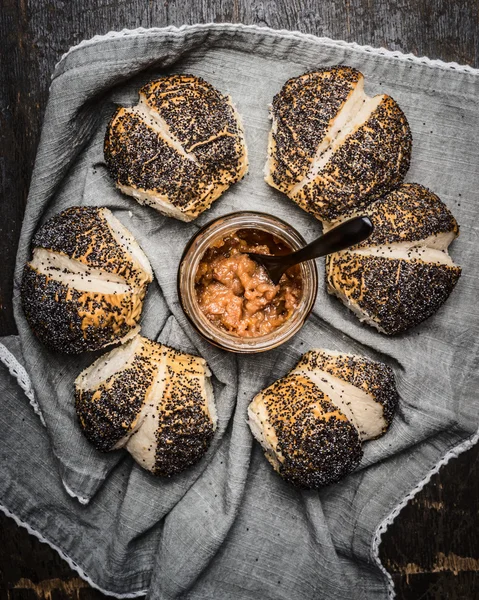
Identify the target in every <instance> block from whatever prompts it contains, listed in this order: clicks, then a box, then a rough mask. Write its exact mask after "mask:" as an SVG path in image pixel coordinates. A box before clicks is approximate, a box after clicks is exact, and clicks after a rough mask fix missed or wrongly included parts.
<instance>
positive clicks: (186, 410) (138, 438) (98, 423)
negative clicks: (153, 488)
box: [75, 336, 217, 476]
mask: <svg viewBox="0 0 479 600" xmlns="http://www.w3.org/2000/svg"><path fill="white" fill-rule="evenodd" d="M209 378H210V372H209V369H208V367H207V365H206V362H205V361H204V360H203V359H202V358H198V357H196V356H192V355H190V354H184V353H182V352H178V351H176V350H173V349H172V348H169V347H168V346H164V345H162V344H158V343H156V342H153V341H151V340H149V339H147V338H144V337H142V336H136V337H134V338H133V339H132V340H131V341H129V342H128V343H127V344H125V345H124V346H121V347H120V348H115V349H114V350H112V351H110V352H109V353H108V354H106V355H104V356H102V357H101V358H99V359H98V360H97V361H96V362H94V363H93V365H91V366H90V367H89V368H88V369H85V370H84V371H83V372H82V373H81V374H80V375H79V376H78V377H77V379H76V381H75V399H76V411H77V415H78V419H79V422H80V425H81V427H82V430H83V432H84V434H85V436H86V437H87V439H88V440H89V441H90V442H91V443H92V444H93V445H94V446H95V447H96V448H97V449H98V450H100V451H102V452H108V451H110V450H116V449H118V448H123V447H124V448H125V449H126V450H128V452H130V454H131V455H132V456H133V458H134V459H135V460H136V461H137V462H138V464H139V465H140V466H142V467H143V468H145V469H147V470H149V471H151V472H152V473H153V474H155V475H162V476H171V475H174V474H176V473H179V472H181V471H183V470H184V469H186V468H188V467H190V466H191V465H193V464H195V463H196V462H197V461H198V460H199V459H200V458H201V457H202V456H203V455H204V453H205V452H206V450H207V449H208V447H209V444H210V442H211V439H212V437H213V432H214V430H215V428H216V421H217V417H216V409H215V404H214V397H213V388H212V386H211V383H210V380H209Z"/></svg>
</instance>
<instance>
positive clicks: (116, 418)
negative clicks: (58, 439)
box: [75, 352, 157, 452]
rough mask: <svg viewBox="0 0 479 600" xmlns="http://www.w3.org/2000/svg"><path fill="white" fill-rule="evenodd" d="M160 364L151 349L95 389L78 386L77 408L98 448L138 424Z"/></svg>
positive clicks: (103, 448)
mask: <svg viewBox="0 0 479 600" xmlns="http://www.w3.org/2000/svg"><path fill="white" fill-rule="evenodd" d="M100 360H101V359H100ZM156 372H157V365H156V364H155V363H154V361H152V355H151V353H149V352H142V353H139V354H137V355H135V357H134V358H133V360H132V362H131V364H130V365H128V366H127V367H126V368H125V369H123V370H122V371H121V373H119V374H118V373H115V374H114V375H112V376H111V377H109V378H108V379H107V380H106V381H105V382H103V383H102V385H100V386H98V387H97V388H95V389H92V390H84V389H82V388H81V386H78V385H77V386H76V389H75V408H76V412H77V416H78V419H79V421H80V425H81V427H82V429H83V433H84V434H85V436H86V438H87V439H88V441H89V442H91V443H92V444H93V445H94V446H95V448H97V450H100V451H101V452H108V451H110V450H112V449H113V447H114V446H115V445H116V444H117V443H118V442H119V441H120V440H121V439H122V438H123V437H124V436H125V435H126V434H127V433H128V432H130V431H131V430H132V429H133V427H134V426H135V425H136V424H137V420H138V415H139V412H140V410H141V407H142V406H143V402H144V399H145V396H146V394H147V393H148V391H149V390H150V388H151V386H152V385H153V382H154V380H155V375H156Z"/></svg>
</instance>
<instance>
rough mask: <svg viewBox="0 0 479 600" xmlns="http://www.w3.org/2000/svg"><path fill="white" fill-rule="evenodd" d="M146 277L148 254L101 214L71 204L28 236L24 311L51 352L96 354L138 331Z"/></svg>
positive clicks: (108, 214)
mask: <svg viewBox="0 0 479 600" xmlns="http://www.w3.org/2000/svg"><path fill="white" fill-rule="evenodd" d="M152 278H153V273H152V271H151V267H150V264H149V262H148V259H147V257H146V256H145V254H144V253H143V251H142V250H141V248H140V247H139V246H138V244H137V243H136V241H135V240H134V238H133V236H132V235H131V233H130V232H129V231H128V230H127V229H126V228H125V227H123V225H122V224H121V223H120V222H119V221H118V219H116V218H115V217H114V216H113V215H112V213H111V212H110V211H109V210H108V209H106V208H94V207H73V208H70V209H67V210H65V211H63V212H62V213H60V214H58V215H56V216H54V217H52V218H51V219H49V220H48V221H47V222H46V223H45V224H44V225H42V227H40V229H39V230H38V232H37V233H36V234H35V236H34V237H33V257H32V260H31V261H30V262H29V263H27V265H25V268H24V272H23V278H22V285H21V296H22V305H23V310H24V313H25V316H26V318H27V321H28V323H29V325H30V327H31V329H32V331H33V332H34V333H35V335H36V336H37V337H38V338H39V339H40V341H42V342H43V343H44V344H45V345H46V346H47V347H49V348H50V349H52V350H56V351H59V352H66V353H68V354H78V353H80V352H84V351H87V350H98V349H100V348H104V347H105V346H109V345H111V344H116V343H123V342H124V341H126V340H128V339H129V338H131V337H132V336H134V335H135V334H136V333H138V331H139V327H138V322H139V320H140V316H141V311H142V307H143V299H144V296H145V293H146V288H147V285H148V283H149V282H150V281H151V280H152Z"/></svg>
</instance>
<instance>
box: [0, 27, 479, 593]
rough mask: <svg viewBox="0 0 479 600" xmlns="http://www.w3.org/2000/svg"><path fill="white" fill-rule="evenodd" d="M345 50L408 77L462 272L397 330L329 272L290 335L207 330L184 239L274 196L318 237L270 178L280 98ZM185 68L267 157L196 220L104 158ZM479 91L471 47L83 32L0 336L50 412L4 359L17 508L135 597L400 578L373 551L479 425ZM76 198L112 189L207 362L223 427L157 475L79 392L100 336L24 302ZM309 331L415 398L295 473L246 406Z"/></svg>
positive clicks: (199, 31) (329, 587) (185, 346)
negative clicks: (267, 453)
mask: <svg viewBox="0 0 479 600" xmlns="http://www.w3.org/2000/svg"><path fill="white" fill-rule="evenodd" d="M338 63H344V64H348V65H350V66H353V67H356V68H358V69H360V70H361V71H362V72H363V73H364V75H365V78H366V90H367V91H368V93H370V94H376V93H389V94H391V95H392V96H393V97H394V98H395V99H396V100H397V101H398V102H399V104H400V106H401V107H402V108H403V110H404V112H405V113H406V115H407V118H408V120H409V123H410V125H411V128H412V131H413V137H414V146H413V159H412V167H411V170H410V172H409V174H408V177H407V179H408V180H409V181H416V182H418V183H422V184H424V185H427V186H429V187H430V188H431V189H432V190H433V191H435V192H436V193H437V194H438V195H439V196H440V197H441V198H442V199H443V200H444V201H445V202H446V204H447V205H448V206H449V207H450V208H451V210H452V212H453V213H454V215H455V216H456V218H457V220H458V222H459V223H460V224H461V236H460V237H459V239H458V241H457V242H455V243H454V245H453V247H452V254H453V257H454V259H455V261H456V262H457V263H458V264H460V265H461V266H463V269H464V272H463V273H464V274H463V277H462V278H461V280H460V282H459V284H458V286H457V289H456V290H455V291H454V292H453V294H452V295H451V297H450V299H449V300H448V301H447V303H446V305H445V306H444V307H442V308H441V310H440V311H439V312H438V313H437V314H436V315H435V316H434V317H432V318H431V319H429V320H428V321H427V322H425V323H424V324H422V325H421V326H419V327H417V328H416V329H414V330H412V331H410V332H408V333H406V334H403V335H401V336H396V337H394V338H389V337H386V336H382V335H381V334H379V333H378V332H376V331H375V330H373V329H370V328H368V327H367V326H365V325H361V324H360V323H359V321H358V320H357V319H355V317H354V316H353V315H352V314H350V313H349V312H348V311H347V310H346V309H345V308H344V307H343V306H342V305H341V304H340V303H339V302H338V301H337V300H335V299H333V298H332V297H330V296H328V294H327V293H326V291H325V286H324V284H323V283H321V284H320V291H319V294H318V299H317V302H316V305H315V307H314V311H313V314H312V316H311V318H310V319H309V320H308V322H307V323H306V325H305V326H304V328H303V329H302V330H301V332H300V333H299V334H298V335H296V336H295V337H294V338H293V339H292V340H291V341H290V342H289V343H288V344H286V345H284V346H282V347H280V348H278V349H276V350H273V351H271V352H268V353H264V354H262V355H257V356H236V355H233V354H228V353H226V352H223V351H221V350H219V349H217V348H214V347H213V346H211V345H209V344H208V343H207V342H205V341H204V340H203V339H202V338H201V337H200V336H198V335H197V334H196V332H195V331H194V330H193V329H192V328H191V326H190V325H189V323H188V322H187V320H186V318H185V317H184V315H183V313H182V311H181V308H180V305H179V302H178V297H177V291H176V272H177V268H178V263H179V259H180V257H181V254H182V252H183V248H184V246H185V244H186V242H187V241H188V240H189V239H190V237H191V236H192V235H193V234H194V233H195V232H196V231H197V230H198V228H199V227H201V226H202V225H204V224H205V223H206V222H207V221H209V220H210V219H213V218H216V217H218V216H220V215H223V214H226V213H228V212H232V211H235V210H261V211H264V212H269V213H272V214H275V215H277V216H278V217H280V218H282V219H284V220H287V221H288V222H289V223H291V224H292V225H293V226H294V227H296V228H297V229H298V230H299V231H300V232H301V233H302V234H303V235H304V236H305V238H306V239H307V240H308V241H309V240H311V239H312V238H313V237H315V236H316V235H317V234H318V233H319V232H320V225H319V223H318V222H317V221H315V220H314V219H313V218H312V217H311V216H309V215H307V214H306V213H304V212H303V211H301V210H300V209H299V208H298V207H297V206H296V205H295V204H294V203H292V202H291V201H290V200H289V199H288V198H286V197H285V196H284V195H282V194H280V193H279V192H277V191H276V190H274V189H272V188H270V187H269V186H268V185H267V184H266V183H265V182H264V181H263V175H262V169H263V165H264V162H265V158H266V149H267V138H268V130H269V126H270V122H269V120H268V104H270V102H271V100H272V98H273V96H274V94H275V93H276V92H277V91H279V89H280V88H281V86H282V84H283V83H284V82H285V81H286V80H287V79H288V78H290V77H292V76H295V75H299V74H301V73H303V72H305V71H307V70H309V69H313V68H317V67H321V66H327V65H332V64H338ZM171 72H178V73H188V72H189V73H193V74H195V75H199V76H201V77H204V78H205V79H206V80H208V81H209V82H210V83H212V84H213V85H214V86H216V87H217V88H218V89H219V90H220V91H222V92H223V93H227V94H230V95H231V96H232V99H233V102H234V103H235V104H236V106H237V108H238V111H239V113H240V114H241V115H242V118H243V122H244V126H245V132H246V142H247V145H248V149H249V156H250V173H249V174H248V175H247V176H246V178H245V179H244V180H243V181H242V182H239V183H238V184H236V185H235V186H233V187H232V188H231V189H230V190H229V191H228V192H227V193H225V194H224V196H222V197H221V198H220V199H219V200H218V201H217V202H216V203H215V204H214V205H213V207H212V208H211V210H209V211H208V212H207V213H205V214H203V215H201V216H200V217H199V218H198V219H197V220H196V221H194V222H193V223H188V224H186V223H181V222H178V221H175V220H173V219H168V218H167V217H163V216H161V215H159V214H158V213H156V212H155V211H153V209H151V208H148V207H143V206H140V205H138V204H137V203H136V202H135V201H134V200H133V199H131V198H129V197H126V196H124V195H122V194H121V193H120V192H119V191H117V190H116V189H115V187H114V185H113V183H112V181H111V180H110V178H109V176H108V173H107V171H106V167H105V165H104V162H103V136H104V132H105V128H106V124H107V121H108V119H109V117H110V115H111V114H112V113H113V111H114V109H115V105H116V104H117V103H122V104H125V105H131V104H134V103H135V102H136V99H137V91H138V89H139V87H140V86H141V85H142V84H144V83H145V82H147V81H148V80H149V79H152V78H154V77H158V76H161V75H164V74H167V73H171ZM478 93H479V72H478V71H474V70H473V69H470V68H467V67H465V68H460V67H457V66H456V67H453V66H448V65H445V64H444V63H437V64H435V63H433V62H431V61H429V60H426V59H412V58H410V57H404V56H401V55H398V54H397V53H394V54H392V53H389V54H388V53H387V52H386V51H383V50H381V51H374V50H372V49H368V48H361V47H359V46H356V45H354V44H352V45H348V44H345V43H342V42H333V41H331V40H325V39H319V38H314V37H312V36H303V35H301V34H298V33H288V32H275V31H272V30H269V29H264V28H257V27H246V26H239V25H230V24H223V25H209V26H191V27H183V28H181V29H175V28H167V29H155V30H139V31H136V32H122V33H121V34H112V35H107V36H103V37H98V38H94V39H93V40H91V41H89V42H86V43H82V44H80V45H79V46H78V47H76V48H74V49H72V50H71V51H70V52H69V53H67V55H65V56H64V57H63V59H62V60H61V61H60V63H59V64H58V65H57V68H56V69H55V73H54V75H53V80H52V85H51V90H50V97H49V102H48V107H47V110H46V114H45V121H44V127H43V132H42V138H41V143H40V147H39V151H38V156H37V161H36V164H35V170H34V174H33V178H32V185H31V190H30V195H29V200H28V204H27V210H26V213H25V220H24V224H23V228H22V234H21V239H20V244H19V250H18V256H17V266H16V274H15V283H14V304H15V318H16V323H17V327H18V331H19V337H18V338H17V337H10V338H4V339H3V340H2V342H3V344H4V346H5V348H7V349H8V350H9V352H10V353H11V354H13V356H15V357H16V359H17V360H18V361H19V363H20V364H22V365H24V367H25V369H26V372H27V373H28V375H29V377H30V378H31V383H32V387H33V389H34V392H35V401H36V402H38V405H39V407H40V410H41V413H42V415H43V418H44V421H45V425H46V426H43V425H42V423H41V421H40V419H39V417H38V416H37V415H36V414H35V413H34V411H33V410H32V408H31V406H30V401H31V398H30V399H29V398H28V397H27V396H25V393H24V390H25V389H26V388H25V386H19V385H17V383H16V379H15V373H14V374H13V375H12V374H11V372H12V370H11V369H8V368H7V367H0V390H1V395H0V397H1V402H2V408H3V410H2V411H1V413H0V419H1V420H2V425H3V428H2V431H3V435H2V438H1V440H0V456H1V457H2V461H1V462H0V475H1V477H0V504H1V505H3V507H4V508H3V509H4V511H5V512H7V514H13V515H15V517H16V518H17V520H18V521H19V522H21V523H23V524H25V525H26V526H28V527H29V528H30V529H29V530H30V531H32V532H36V534H37V535H38V536H40V537H41V538H42V539H44V540H46V541H48V542H49V543H50V544H51V545H53V546H54V547H55V548H56V549H58V550H59V551H60V552H61V553H62V555H63V556H64V557H67V558H68V559H69V561H70V563H71V564H73V566H74V567H75V568H76V569H77V570H78V571H79V572H80V574H81V575H82V576H83V577H85V578H87V579H88V580H89V581H90V583H93V584H94V585H96V586H99V587H100V588H101V589H103V590H104V591H106V592H107V593H113V594H117V595H120V596H122V597H131V595H132V594H133V595H137V594H140V593H142V592H145V593H146V591H147V590H148V596H149V598H152V599H161V600H167V599H168V600H170V599H173V598H191V599H195V600H197V599H203V598H204V599H206V598H208V599H212V598H222V599H223V598H234V599H235V600H242V599H245V600H246V599H255V600H258V599H261V600H263V599H266V598H274V599H275V600H278V599H281V598H282V599H284V600H291V598H303V599H305V600H308V599H311V600H313V599H315V600H316V599H317V598H318V597H321V598H328V599H330V598H331V599H336V598H337V599H339V598H341V599H342V598H353V597H354V598H355V599H358V600H360V599H361V598H364V599H368V600H370V599H373V598H385V597H387V595H388V593H391V588H390V584H389V582H388V581H387V579H386V578H385V577H384V573H382V572H381V570H380V569H379V568H378V559H377V556H376V555H375V554H374V552H373V540H374V537H375V533H376V531H377V530H378V527H380V525H381V523H382V522H383V521H384V520H385V519H387V517H388V515H389V514H390V513H391V511H394V507H395V506H396V505H398V504H399V503H400V502H401V500H402V499H403V498H404V496H405V495H406V494H408V493H409V492H410V491H411V490H412V489H413V488H414V487H415V486H417V485H418V484H419V482H420V481H421V480H423V478H424V477H425V476H426V475H427V473H428V472H429V471H430V470H431V469H433V468H434V466H435V465H436V464H437V463H438V461H440V460H441V458H442V457H443V456H444V455H445V454H447V453H448V452H452V453H453V452H454V448H455V447H457V446H458V445H460V444H464V442H465V440H468V439H472V438H473V436H475V435H476V430H477V427H478V418H477V414H478V411H477V408H478V404H479V399H478V394H477V389H479V386H478V384H479V381H478V379H479V369H478V366H479V365H478V362H479V354H478V342H477V340H478V333H479V310H478V307H477V302H476V297H477V293H478V291H479V290H478V288H479V285H478V276H477V267H476V265H477V258H478V256H477V255H478V251H477V244H476V238H477V234H478V226H477V222H478V212H479V166H478V165H479V148H478V146H477V144H476V140H475V132H476V131H477V130H478V127H479V106H478V104H477V101H475V99H476V98H477V96H478ZM73 205H95V206H108V207H109V208H110V209H111V210H112V211H113V212H114V214H115V215H116V216H117V217H118V218H119V219H120V221H121V222H122V223H123V224H124V225H125V226H126V227H127V228H128V229H129V230H130V231H131V232H132V233H133V234H134V236H135V237H136V239H137V241H138V242H139V243H140V245H141V246H142V248H143V250H144V251H145V252H146V254H147V255H148V258H149V260H150V262H151V264H152V267H153V270H154V274H155V281H154V282H153V284H152V285H151V286H150V289H149V291H148V295H147V299H146V302H145V306H144V310H143V318H142V333H143V334H144V335H146V336H148V337H150V338H152V339H156V340H159V341H161V342H162V343H165V344H168V345H171V346H173V347H176V348H178V349H181V350H184V351H186V352H193V353H195V354H199V355H202V356H203V357H204V358H205V359H206V360H207V361H208V364H209V366H210V368H211V370H212V373H213V385H214V391H215V398H216V403H217V407H218V417H219V420H218V430H217V432H216V434H215V438H214V441H213V444H212V446H211V448H210V450H209V451H208V453H207V455H206V457H204V459H203V460H202V461H201V462H200V463H199V464H198V465H197V466H195V467H194V468H192V469H190V470H188V471H186V472H185V473H183V474H181V475H179V476H177V477H174V478H172V479H157V478H154V477H153V476H151V475H150V474H149V473H147V472H145V471H143V470H142V469H141V468H140V467H139V466H137V465H136V464H135V463H134V462H133V460H132V459H131V457H129V456H128V455H127V454H126V453H125V452H124V451H117V452H113V453H110V454H106V455H105V454H101V453H99V452H97V451H96V450H94V449H93V448H92V447H91V446H90V445H89V444H88V442H87V441H86V440H85V438H84V437H83V435H82V434H81V432H80V429H79V427H78V424H77V421H76V416H75V413H74V403H73V381H74V379H75V378H76V376H77V375H78V374H79V373H80V371H81V370H82V369H83V368H85V367H86V366H88V365H89V364H91V363H92V362H93V360H94V359H95V358H96V357H97V356H98V355H99V354H101V353H90V354H84V355H81V356H79V357H78V356H76V357H68V356H64V355H60V354H55V353H52V352H49V351H48V350H46V349H45V348H44V347H43V346H42V345H41V344H40V343H39V342H38V341H37V340H36V338H35V337H34V336H33V335H32V333H31V332H30V330H29V328H28V325H27V323H26V322H25V318H24V316H23V313H22V310H21V305H20V298H19V286H20V280H21V273H22V269H23V265H24V263H25V262H26V260H28V258H29V256H30V254H29V253H30V240H31V237H32V234H33V232H34V231H35V230H36V229H37V227H38V226H39V224H40V223H41V222H43V221H44V220H45V219H46V218H48V217H50V216H52V215H53V214H55V213H57V212H59V211H60V210H63V209H64V208H67V207H69V206H73ZM318 266H319V270H320V282H322V281H323V279H324V267H323V263H322V262H321V263H318ZM314 347H324V348H328V349H332V350H340V351H345V352H353V353H358V354H363V355H366V356H369V357H371V358H373V359H376V360H382V361H383V362H386V363H387V364H389V365H390V366H391V367H392V368H393V369H394V371H395V375H396V381H397V386H398V390H399V393H400V397H401V400H400V405H399V409H398V412H397V415H396V418H395V420H394V423H393V425H392V427H391V430H390V431H389V432H388V433H387V435H385V436H384V437H383V438H381V439H379V440H375V441H372V442H368V443H367V444H365V453H364V458H363V461H362V462H361V465H360V467H359V469H358V470H357V471H356V472H355V473H353V474H351V475H350V476H349V477H347V478H346V479H344V480H343V481H341V482H340V483H338V484H336V485H332V486H329V487H326V488H323V489H321V490H320V491H301V490H297V489H295V488H293V487H291V486H290V485H288V484H287V483H285V482H283V481H282V480H281V478H280V477H279V476H277V475H276V474H275V473H274V472H273V471H272V469H271V467H270V465H269V464H268V463H267V461H266V460H265V458H264V457H263V455H262V452H261V449H260V448H259V446H258V445H257V444H256V443H253V440H252V436H251V434H250V432H249V429H248V426H247V423H246V408H247V405H248V403H249V402H250V401H251V399H252V398H253V396H254V395H255V394H256V393H257V392H258V391H259V390H260V389H262V388H263V387H265V386H266V385H269V384H270V383H272V381H274V380H275V379H277V378H279V377H281V376H283V375H284V374H285V373H286V372H287V371H288V370H289V369H290V368H291V367H292V366H293V365H294V364H295V362H296V361H297V360H298V359H299V357H300V356H301V354H302V353H303V352H305V351H307V350H309V349H311V348H314ZM5 355H6V354H5ZM0 358H2V352H1V346H0ZM72 496H73V497H72ZM78 500H80V502H79V501H78ZM376 542H377V540H376ZM376 545H377V543H376Z"/></svg>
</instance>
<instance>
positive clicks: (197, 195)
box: [104, 75, 248, 221]
mask: <svg viewBox="0 0 479 600" xmlns="http://www.w3.org/2000/svg"><path fill="white" fill-rule="evenodd" d="M139 98H140V100H139V102H138V104H137V105H135V106H133V107H131V108H123V107H120V108H118V109H117V111H116V112H115V114H114V115H113V117H112V119H111V121H110V123H109V125H108V128H107V131H106V135H105V145H104V155H105V161H106V164H107V166H108V169H109V171H110V174H111V176H112V177H113V179H114V180H115V182H116V185H117V187H118V188H119V189H120V190H121V191H122V192H124V193H125V194H128V195H130V196H133V197H134V198H135V199H136V200H137V201H138V202H140V203H141V204H147V205H149V206H152V207H153V208H155V209H156V210H158V211H160V212H162V213H164V214H166V215H168V216H171V217H175V218H176V219H180V220H181V221H191V220H193V219H195V218H196V217H197V216H198V215H200V214H201V213H202V212H203V211H205V210H206V209H207V208H209V207H210V205H211V204H212V202H214V201H215V200H216V199H217V198H218V197H219V196H220V195H221V194H222V193H223V192H224V191H225V190H226V189H227V188H228V187H229V186H230V185H232V184H233V183H236V182H237V181H239V180H240V179H241V178H242V177H243V176H244V174H245V173H246V171H247V168H248V162H247V153H246V146H245V142H244V137H243V128H242V125H241V122H240V118H239V115H238V113H237V112H236V109H235V107H234V106H233V104H232V101H231V98H230V97H229V96H223V94H221V93H220V92H218V90H216V89H215V88H214V87H213V86H212V85H210V84H209V83H207V82H206V81H204V80H203V79H201V78H200V77H195V76H193V75H171V76H169V77H163V78H161V79H158V80H157V81H152V82H150V83H148V84H146V85H145V86H143V87H142V88H141V89H140V91H139Z"/></svg>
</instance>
